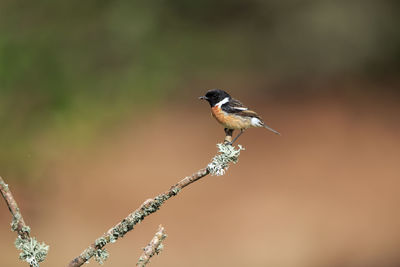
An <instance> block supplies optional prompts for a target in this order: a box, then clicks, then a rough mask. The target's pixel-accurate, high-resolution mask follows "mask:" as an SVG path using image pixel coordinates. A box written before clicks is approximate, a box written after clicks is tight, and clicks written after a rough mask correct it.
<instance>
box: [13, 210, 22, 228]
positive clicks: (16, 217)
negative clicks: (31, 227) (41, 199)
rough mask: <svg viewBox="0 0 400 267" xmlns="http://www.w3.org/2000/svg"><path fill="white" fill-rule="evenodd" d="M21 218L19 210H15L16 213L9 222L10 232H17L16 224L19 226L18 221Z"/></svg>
mask: <svg viewBox="0 0 400 267" xmlns="http://www.w3.org/2000/svg"><path fill="white" fill-rule="evenodd" d="M21 218H22V216H21V213H19V209H18V208H17V212H16V213H15V214H14V215H13V218H12V221H11V230H12V231H17V230H18V224H19V221H20V220H21Z"/></svg>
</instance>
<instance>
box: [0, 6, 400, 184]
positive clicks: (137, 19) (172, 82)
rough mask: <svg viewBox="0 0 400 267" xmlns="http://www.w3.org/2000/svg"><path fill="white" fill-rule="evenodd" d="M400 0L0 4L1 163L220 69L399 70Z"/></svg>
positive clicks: (18, 160) (284, 73) (96, 128)
mask: <svg viewBox="0 0 400 267" xmlns="http://www.w3.org/2000/svg"><path fill="white" fill-rule="evenodd" d="M399 12H400V5H399V4H398V1H380V0H375V1H372V0H365V1H354V0H353V1H316V0H315V1H311V0H303V1H300V0H294V1H278V0H270V1H261V0H246V1H244V0H243V1H239V0H231V1H211V0H204V1H184V0H175V1H167V0H158V1H127V0H115V1H105V0H97V1H93V0H88V1H78V0H69V1H46V0H41V1H33V2H27V1H15V0H2V1H1V2H0V33H1V34H0V122H1V124H2V126H3V128H2V130H1V133H0V146H1V152H0V167H1V169H2V172H3V173H4V174H7V173H8V172H14V173H15V172H17V173H18V174H19V175H20V176H21V177H24V176H26V175H25V174H26V171H27V170H30V168H31V165H35V164H37V162H36V160H38V158H40V157H39V155H40V154H41V153H42V152H41V145H42V143H41V142H38V140H43V139H46V138H54V140H57V141H56V142H54V144H60V143H63V142H66V143H68V142H69V141H71V140H72V141H73V142H80V140H84V141H82V143H85V142H87V141H88V140H90V139H91V138H93V137H94V136H96V135H97V133H98V132H100V131H101V129H102V127H104V125H108V124H110V123H113V122H114V121H116V120H118V119H120V118H122V117H124V116H125V115H127V114H130V111H131V110H132V109H134V108H135V107H136V108H137V107H138V106H139V107H141V106H146V107H148V106H151V105H154V104H156V103H158V102H159V101H161V100H162V99H163V98H164V97H166V96H167V95H168V94H171V93H172V94H173V93H179V91H181V90H182V89H180V88H181V87H182V86H183V84H185V82H187V81H190V80H194V79H197V80H201V79H202V78H203V77H206V79H207V80H212V79H213V78H215V77H218V76H220V75H224V74H230V73H233V74H237V73H244V75H246V73H255V74H256V76H257V75H258V76H276V77H282V78H283V79H288V78H290V77H294V76H298V75H301V76H313V75H321V74H322V75H332V74H338V73H339V74H341V73H354V74H357V73H362V74H367V75H370V74H372V75H380V74H382V73H383V74H387V73H393V74H394V75H395V74H397V72H398V68H399V59H400V37H399V31H398V28H399V25H400V17H399V16H398V14H399Z"/></svg>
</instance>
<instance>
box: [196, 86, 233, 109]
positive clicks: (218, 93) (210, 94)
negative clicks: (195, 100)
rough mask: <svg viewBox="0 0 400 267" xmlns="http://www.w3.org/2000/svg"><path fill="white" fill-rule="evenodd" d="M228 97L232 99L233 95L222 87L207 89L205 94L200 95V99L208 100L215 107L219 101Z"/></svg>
mask: <svg viewBox="0 0 400 267" xmlns="http://www.w3.org/2000/svg"><path fill="white" fill-rule="evenodd" d="M225 98H228V99H231V96H230V95H229V94H228V93H227V92H225V91H224V90H220V89H212V90H209V91H207V93H206V95H205V96H200V97H199V99H204V100H207V101H208V103H210V106H211V107H213V106H215V104H217V103H218V102H220V101H222V100H223V99H225Z"/></svg>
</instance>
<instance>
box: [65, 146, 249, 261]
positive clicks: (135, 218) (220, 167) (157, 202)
mask: <svg viewBox="0 0 400 267" xmlns="http://www.w3.org/2000/svg"><path fill="white" fill-rule="evenodd" d="M217 147H218V149H219V153H220V154H217V155H216V156H215V157H214V158H213V160H212V162H211V163H210V164H208V166H207V167H206V168H204V169H201V170H199V171H198V172H196V173H194V174H192V175H191V176H187V177H185V178H183V179H182V180H181V181H179V182H178V183H177V184H175V185H174V186H172V187H171V188H170V189H169V190H167V191H166V192H164V193H162V194H159V195H158V196H156V197H155V198H150V199H148V200H146V201H145V202H144V203H143V204H142V205H141V206H140V207H139V208H138V209H137V210H135V211H134V212H132V213H131V214H129V215H128V216H127V217H126V218H125V219H123V220H122V221H121V222H120V223H118V224H117V225H116V226H114V227H113V228H111V229H109V230H108V231H107V232H106V233H105V234H103V235H102V236H101V237H100V238H98V239H96V240H95V242H94V243H93V244H91V245H90V246H89V247H88V248H86V249H85V250H84V251H83V252H82V253H81V254H80V255H79V256H78V257H76V258H75V259H73V260H72V261H71V262H70V263H69V265H68V267H78V266H81V265H82V264H84V263H85V262H87V261H88V260H89V259H90V258H92V257H93V256H94V257H95V259H96V260H97V261H98V262H99V263H102V262H104V261H105V260H106V259H107V258H108V252H107V251H106V250H105V249H103V247H104V246H105V245H107V244H108V243H114V242H115V241H116V240H117V239H118V238H120V237H123V236H124V235H125V234H126V233H128V232H129V231H131V230H132V229H133V227H134V226H135V225H136V224H138V223H140V222H141V221H142V220H143V219H144V218H145V217H147V216H148V215H150V214H152V213H154V212H156V211H157V210H158V209H159V208H160V207H161V206H162V204H164V202H165V201H167V200H168V199H170V198H171V197H173V196H176V195H177V194H178V193H179V192H180V191H181V190H182V189H183V188H185V187H186V186H188V185H190V184H192V183H194V182H196V181H198V180H199V179H201V178H203V177H204V176H206V175H208V174H210V173H211V174H212V175H223V174H224V172H225V170H226V169H227V168H228V165H229V163H231V162H233V163H236V162H237V160H238V157H239V154H240V151H241V150H243V148H242V147H241V146H239V149H237V150H236V149H235V148H234V147H233V146H231V145H223V144H218V145H217Z"/></svg>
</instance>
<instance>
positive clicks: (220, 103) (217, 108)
mask: <svg viewBox="0 0 400 267" xmlns="http://www.w3.org/2000/svg"><path fill="white" fill-rule="evenodd" d="M199 99H204V100H207V101H208V103H210V106H211V113H212V115H213V116H214V118H215V119H216V120H217V121H218V122H219V123H220V124H222V125H223V126H224V127H225V129H224V130H225V133H226V136H227V137H228V136H229V138H230V139H231V138H232V133H233V131H234V130H240V133H239V134H238V135H237V136H236V137H235V139H233V141H231V142H229V139H228V140H227V139H225V140H226V141H227V142H228V144H233V143H234V142H235V141H236V140H237V139H238V138H239V136H240V135H241V134H242V133H243V132H244V130H246V129H248V128H250V127H261V128H266V129H268V130H270V131H272V132H274V133H276V134H278V135H280V133H279V132H277V131H275V130H274V129H272V128H270V127H269V126H267V125H266V124H265V123H264V121H263V120H262V119H261V117H260V116H258V114H257V113H256V112H254V111H252V110H249V109H248V108H247V107H245V106H244V105H243V104H242V103H240V101H238V100H236V99H233V98H232V97H231V96H230V95H229V94H228V93H227V92H225V91H224V90H220V89H212V90H209V91H207V93H206V95H205V96H201V97H199Z"/></svg>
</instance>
